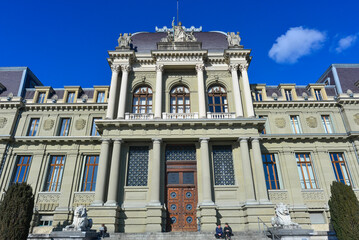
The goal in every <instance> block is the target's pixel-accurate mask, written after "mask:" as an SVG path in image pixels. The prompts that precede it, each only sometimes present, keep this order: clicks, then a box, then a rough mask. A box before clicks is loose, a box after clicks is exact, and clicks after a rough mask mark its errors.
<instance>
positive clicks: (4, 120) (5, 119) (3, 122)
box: [0, 117, 7, 128]
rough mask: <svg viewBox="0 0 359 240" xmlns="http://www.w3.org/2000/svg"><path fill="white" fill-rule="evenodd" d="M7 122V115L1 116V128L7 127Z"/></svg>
mask: <svg viewBox="0 0 359 240" xmlns="http://www.w3.org/2000/svg"><path fill="white" fill-rule="evenodd" d="M6 123H7V118H6V117H1V118H0V128H3V127H5V125H6Z"/></svg>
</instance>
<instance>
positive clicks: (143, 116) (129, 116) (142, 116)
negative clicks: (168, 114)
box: [125, 113, 153, 120]
mask: <svg viewBox="0 0 359 240" xmlns="http://www.w3.org/2000/svg"><path fill="white" fill-rule="evenodd" d="M125 119H126V120H151V119H153V113H125Z"/></svg>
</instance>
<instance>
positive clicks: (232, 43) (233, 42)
mask: <svg viewBox="0 0 359 240" xmlns="http://www.w3.org/2000/svg"><path fill="white" fill-rule="evenodd" d="M227 40H228V46H229V47H230V48H238V47H241V37H240V36H239V32H237V34H235V33H234V32H231V33H229V32H228V33H227Z"/></svg>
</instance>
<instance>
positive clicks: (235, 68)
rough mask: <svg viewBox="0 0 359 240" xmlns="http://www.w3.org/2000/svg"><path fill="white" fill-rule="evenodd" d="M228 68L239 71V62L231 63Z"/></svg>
mask: <svg viewBox="0 0 359 240" xmlns="http://www.w3.org/2000/svg"><path fill="white" fill-rule="evenodd" d="M228 70H229V71H231V72H234V71H237V70H238V64H237V63H233V64H230V65H229V66H228Z"/></svg>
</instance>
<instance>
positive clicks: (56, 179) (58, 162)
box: [44, 156, 66, 192]
mask: <svg viewBox="0 0 359 240" xmlns="http://www.w3.org/2000/svg"><path fill="white" fill-rule="evenodd" d="M65 158H66V157H65V156H51V157H50V166H49V170H48V175H47V180H46V185H45V189H44V190H45V191H47V192H59V191H60V188H61V181H62V175H63V171H64V165H65Z"/></svg>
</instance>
